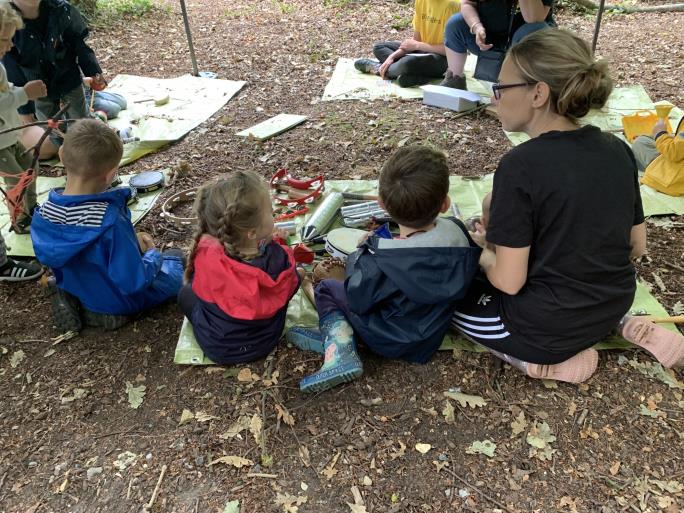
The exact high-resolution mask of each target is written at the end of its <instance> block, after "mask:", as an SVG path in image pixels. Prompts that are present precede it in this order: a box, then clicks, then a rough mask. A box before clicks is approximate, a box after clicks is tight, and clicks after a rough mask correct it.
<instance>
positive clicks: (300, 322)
mask: <svg viewBox="0 0 684 513" xmlns="http://www.w3.org/2000/svg"><path fill="white" fill-rule="evenodd" d="M492 178H493V175H486V176H484V177H482V178H481V179H478V180H472V179H466V178H463V177H459V176H452V177H450V190H449V195H450V196H451V199H452V201H453V202H454V203H456V204H457V205H458V208H459V209H460V211H461V214H462V217H463V218H467V217H470V216H472V215H475V214H479V213H480V211H481V204H482V198H483V197H484V196H485V194H487V192H489V191H490V190H491V188H492ZM332 191H338V192H355V193H359V194H375V193H376V192H377V181H376V180H329V181H327V182H326V193H329V192H332ZM305 220H306V217H303V216H302V217H298V218H295V222H296V223H297V232H299V227H301V226H302V225H303V224H304V222H305ZM297 240H299V239H298V236H296V235H295V236H293V237H291V238H290V242H291V243H293V242H296V241H297ZM632 310H645V311H646V312H648V313H649V314H651V315H657V316H667V315H669V314H668V313H667V312H666V311H665V309H664V308H663V307H662V305H660V303H658V301H657V300H656V299H655V298H654V297H653V296H652V295H651V294H650V293H649V292H648V290H647V289H646V287H644V286H643V285H641V284H638V286H637V293H636V296H635V299H634V305H633V306H632ZM317 325H318V315H317V314H316V309H315V308H314V307H313V305H312V304H311V303H310V302H309V301H308V299H306V297H305V296H304V294H303V293H302V291H301V290H300V291H299V292H297V294H295V296H294V297H293V298H292V300H291V301H290V304H289V306H288V310H287V318H286V321H285V326H286V328H288V327H290V326H317ZM665 326H667V327H668V328H670V329H673V330H676V328H675V327H674V325H665ZM629 346H630V344H629V343H628V342H626V341H624V340H623V339H621V338H619V337H614V338H611V339H608V340H605V341H602V342H601V343H599V344H598V345H597V346H596V347H597V348H598V349H611V348H624V347H629ZM441 349H444V350H446V349H465V350H473V351H477V350H482V349H481V348H477V347H476V346H475V345H474V344H472V343H471V342H468V341H467V340H464V339H462V338H459V337H458V335H456V334H455V333H449V334H447V336H446V337H445V339H444V341H443V343H442V347H441ZM174 362H175V363H178V364H194V365H205V364H211V363H213V362H211V361H210V360H209V359H208V358H205V356H204V354H203V353H202V350H201V349H200V347H199V345H198V344H197V341H196V340H195V336H194V334H193V332H192V326H191V325H190V323H189V322H188V320H187V319H184V320H183V326H182V327H181V332H180V336H179V339H178V343H177V346H176V352H175V356H174Z"/></svg>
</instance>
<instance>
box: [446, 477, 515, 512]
mask: <svg viewBox="0 0 684 513" xmlns="http://www.w3.org/2000/svg"><path fill="white" fill-rule="evenodd" d="M442 470H445V471H446V472H447V473H448V474H451V475H452V476H453V477H455V478H456V479H458V480H459V481H460V482H461V483H462V484H464V485H466V486H468V487H469V488H472V489H473V490H475V491H476V492H477V493H479V494H480V495H482V497H484V498H485V499H487V500H488V501H490V502H491V503H492V504H496V505H497V506H499V507H500V508H502V509H504V510H506V511H508V513H516V512H515V511H513V510H512V509H511V508H509V507H508V506H506V505H505V504H503V503H502V502H499V501H498V500H496V499H495V498H494V497H491V496H490V495H487V494H486V493H484V492H483V491H482V490H480V489H479V488H478V487H477V486H474V485H472V484H470V483H469V482H468V481H466V480H465V479H463V478H462V477H461V476H459V475H458V474H457V473H456V472H454V471H453V470H451V469H450V468H448V467H443V468H442Z"/></svg>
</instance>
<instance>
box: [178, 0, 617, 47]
mask: <svg viewBox="0 0 684 513" xmlns="http://www.w3.org/2000/svg"><path fill="white" fill-rule="evenodd" d="M181 1H182V0H181ZM605 6H606V0H601V1H600V3H599V8H598V13H596V25H595V26H594V39H593V41H592V42H591V52H592V53H596V43H597V42H598V35H599V30H600V29H601V18H603V9H604V8H605Z"/></svg>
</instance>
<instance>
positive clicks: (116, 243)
mask: <svg viewBox="0 0 684 513" xmlns="http://www.w3.org/2000/svg"><path fill="white" fill-rule="evenodd" d="M122 153H123V145H122V143H121V140H120V139H119V138H118V136H117V135H116V133H115V132H114V131H113V130H111V129H110V128H109V127H108V126H107V125H106V124H104V123H102V122H101V121H98V120H94V119H88V120H81V121H78V122H76V123H74V124H73V125H72V126H71V127H70V129H69V131H68V133H67V134H66V136H65V138H64V144H63V145H62V147H61V148H60V158H61V159H62V162H63V163H64V167H65V169H66V174H67V184H66V187H65V188H63V189H61V188H60V189H53V190H51V191H50V194H49V197H48V199H47V201H45V202H44V203H43V205H41V207H40V208H39V209H36V212H35V214H34V218H33V224H32V228H31V239H32V240H33V247H34V250H35V252H36V257H37V258H38V260H39V261H40V262H41V263H42V264H44V265H47V266H48V267H50V268H51V269H52V272H53V274H54V277H55V283H54V284H52V285H51V288H50V290H49V292H50V294H51V301H52V310H53V315H54V317H55V323H56V324H57V327H58V328H59V329H60V330H61V331H62V332H64V331H75V332H78V331H80V329H81V326H82V324H83V323H85V324H86V325H88V326H101V327H104V328H105V329H116V328H118V327H120V326H122V325H123V324H125V323H126V322H127V321H128V320H130V318H131V316H133V315H135V314H137V313H139V312H140V311H142V310H146V309H148V308H151V307H153V306H156V305H158V304H160V303H163V302H165V301H167V300H169V299H175V297H176V295H177V294H178V291H179V290H180V287H181V285H182V281H183V255H182V253H181V252H180V251H173V250H171V251H168V252H165V253H164V254H162V253H160V252H159V251H158V250H156V249H154V248H151V247H150V248H149V249H146V251H144V253H142V250H141V247H140V244H139V242H138V237H137V236H136V233H135V230H134V229H133V224H132V223H131V213H130V211H129V210H128V207H127V206H126V204H127V202H128V199H129V197H130V195H131V189H130V188H128V187H119V188H115V189H108V187H109V184H110V183H111V181H112V179H113V177H114V176H115V175H116V172H117V170H118V165H119V161H120V160H121V155H122ZM146 245H149V246H151V244H149V241H148V244H146Z"/></svg>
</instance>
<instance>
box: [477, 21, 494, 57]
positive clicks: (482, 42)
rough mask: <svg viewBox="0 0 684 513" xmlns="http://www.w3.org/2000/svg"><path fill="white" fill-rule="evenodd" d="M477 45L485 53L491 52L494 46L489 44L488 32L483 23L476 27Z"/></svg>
mask: <svg viewBox="0 0 684 513" xmlns="http://www.w3.org/2000/svg"><path fill="white" fill-rule="evenodd" d="M475 43H477V46H479V47H480V50H482V51H483V52H486V51H487V50H490V49H491V48H492V47H493V46H494V45H489V44H487V31H486V30H485V28H484V25H483V24H482V23H478V24H477V26H476V27H475Z"/></svg>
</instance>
